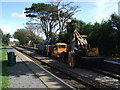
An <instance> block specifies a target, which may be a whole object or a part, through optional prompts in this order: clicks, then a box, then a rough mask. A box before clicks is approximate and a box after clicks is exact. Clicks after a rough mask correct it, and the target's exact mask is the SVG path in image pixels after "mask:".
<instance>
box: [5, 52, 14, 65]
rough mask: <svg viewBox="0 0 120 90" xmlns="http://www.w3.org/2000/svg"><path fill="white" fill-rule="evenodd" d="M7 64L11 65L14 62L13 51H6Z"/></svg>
mask: <svg viewBox="0 0 120 90" xmlns="http://www.w3.org/2000/svg"><path fill="white" fill-rule="evenodd" d="M7 54H8V66H13V65H15V64H16V55H15V52H8V53H7Z"/></svg>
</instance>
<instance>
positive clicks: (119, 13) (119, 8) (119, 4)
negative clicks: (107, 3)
mask: <svg viewBox="0 0 120 90" xmlns="http://www.w3.org/2000/svg"><path fill="white" fill-rule="evenodd" d="M118 15H119V16H120V1H119V2H118Z"/></svg>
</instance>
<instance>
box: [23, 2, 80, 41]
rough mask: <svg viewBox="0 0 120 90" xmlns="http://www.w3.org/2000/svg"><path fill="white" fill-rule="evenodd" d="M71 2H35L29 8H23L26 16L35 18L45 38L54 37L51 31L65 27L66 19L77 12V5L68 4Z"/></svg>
mask: <svg viewBox="0 0 120 90" xmlns="http://www.w3.org/2000/svg"><path fill="white" fill-rule="evenodd" d="M70 5H71V3H66V4H63V3H62V4H61V2H60V1H58V2H55V3H49V4H47V3H46V4H45V3H37V4H35V3H34V4H32V6H31V7H30V8H25V13H26V16H27V17H30V18H32V19H34V20H36V21H37V22H38V23H39V24H40V26H41V30H42V32H43V33H44V34H45V36H46V39H47V40H51V39H54V38H53V36H52V35H53V33H54V34H56V35H57V32H61V31H63V30H64V29H65V25H66V22H67V21H68V19H69V18H70V17H71V16H72V15H74V13H75V12H77V8H78V7H75V6H74V7H73V6H70Z"/></svg>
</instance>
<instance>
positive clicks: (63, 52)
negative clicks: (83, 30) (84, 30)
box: [38, 30, 105, 67]
mask: <svg viewBox="0 0 120 90" xmlns="http://www.w3.org/2000/svg"><path fill="white" fill-rule="evenodd" d="M70 38H71V39H70V44H69V45H67V44H66V43H56V44H55V45H52V44H51V43H50V41H43V42H40V44H39V46H38V52H39V53H42V54H44V55H46V56H54V57H56V58H59V59H60V60H63V61H64V60H66V61H67V62H68V64H69V67H75V66H84V65H86V66H92V65H94V66H95V65H96V66H97V65H99V64H101V63H102V62H103V61H104V59H105V58H104V57H100V56H99V50H98V48H91V47H90V44H88V43H87V39H86V38H87V35H80V34H79V33H78V32H77V31H76V30H74V32H73V33H72V35H71V37H70Z"/></svg>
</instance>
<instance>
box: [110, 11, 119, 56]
mask: <svg viewBox="0 0 120 90" xmlns="http://www.w3.org/2000/svg"><path fill="white" fill-rule="evenodd" d="M109 21H110V22H111V25H112V27H113V28H114V30H115V33H114V37H115V42H116V43H114V45H115V48H116V50H115V52H116V53H117V54H119V55H120V16H118V15H117V14H115V13H114V14H112V15H111V18H110V20H109Z"/></svg>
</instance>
